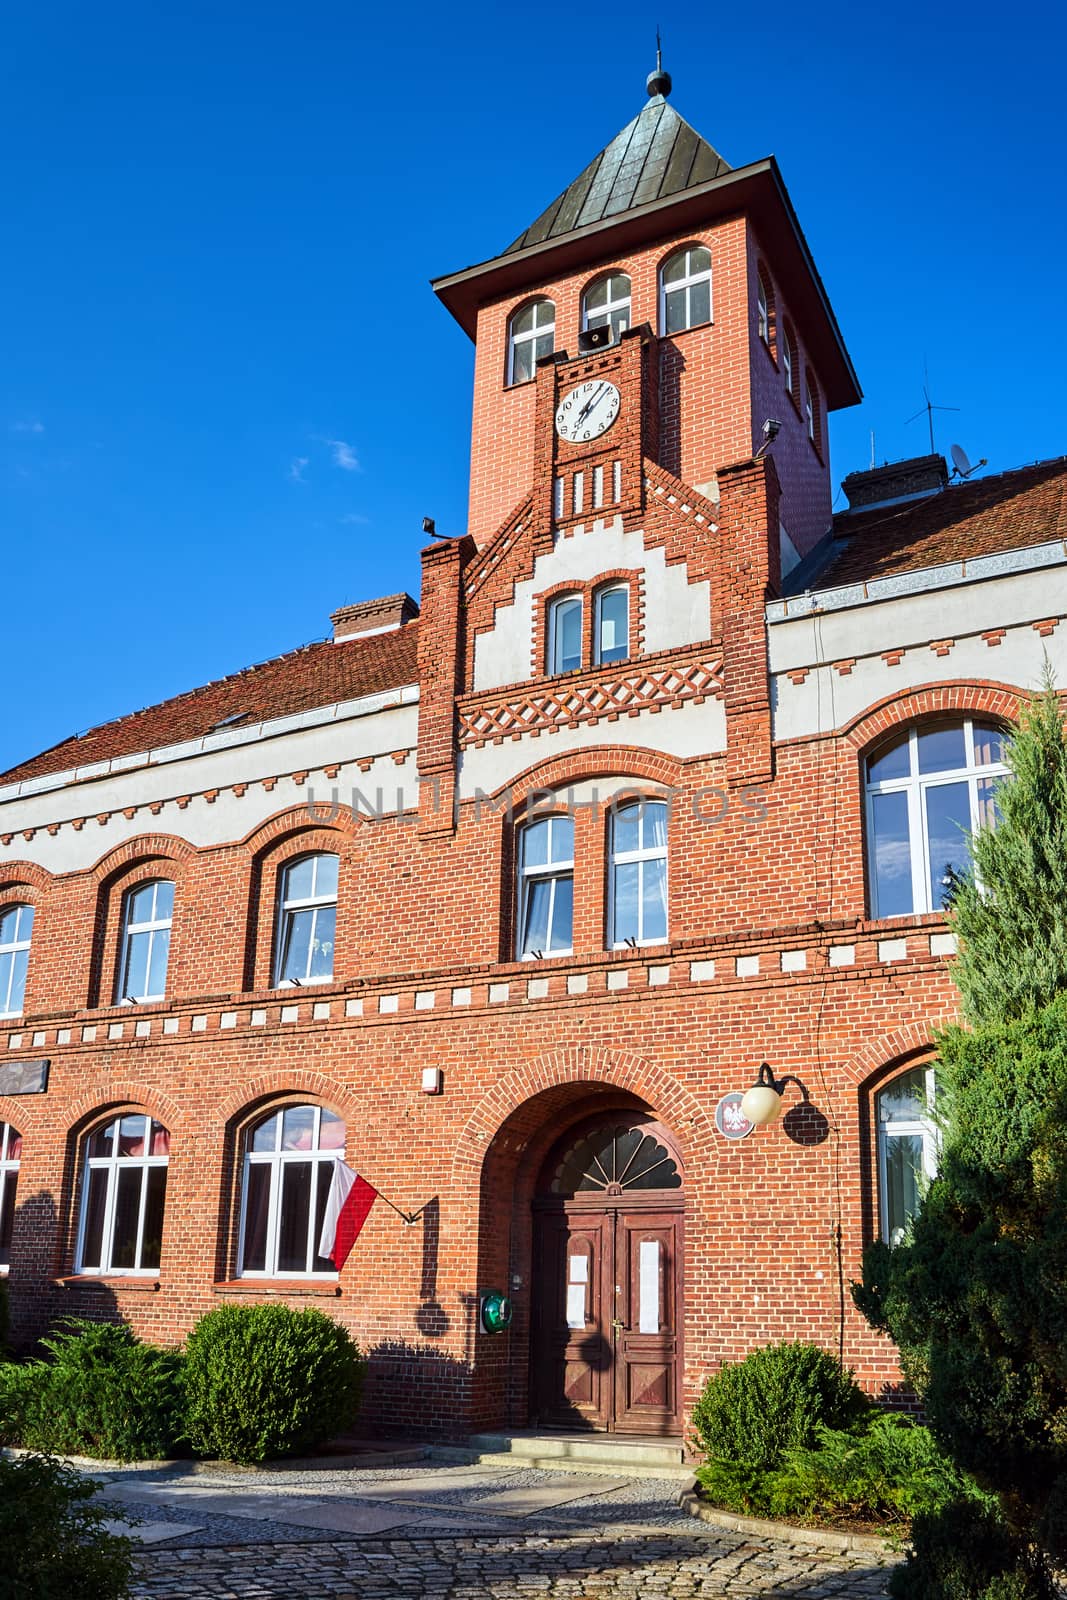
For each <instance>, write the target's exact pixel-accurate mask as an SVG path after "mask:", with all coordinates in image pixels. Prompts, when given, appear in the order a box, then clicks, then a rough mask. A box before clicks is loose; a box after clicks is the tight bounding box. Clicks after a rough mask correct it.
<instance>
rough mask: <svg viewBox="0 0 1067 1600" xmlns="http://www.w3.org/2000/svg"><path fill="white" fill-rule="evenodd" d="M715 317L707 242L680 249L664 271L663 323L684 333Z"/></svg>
mask: <svg viewBox="0 0 1067 1600" xmlns="http://www.w3.org/2000/svg"><path fill="white" fill-rule="evenodd" d="M710 321H711V252H710V251H709V250H706V249H705V248H704V246H703V245H700V244H695V245H687V246H686V248H685V249H684V250H676V251H675V253H674V255H673V256H670V257H669V258H668V259H667V260H666V261H665V262H664V263H663V267H662V269H661V271H660V325H661V327H662V328H663V331H664V333H682V332H684V331H685V329H686V328H696V327H699V325H700V324H701V323H702V322H710Z"/></svg>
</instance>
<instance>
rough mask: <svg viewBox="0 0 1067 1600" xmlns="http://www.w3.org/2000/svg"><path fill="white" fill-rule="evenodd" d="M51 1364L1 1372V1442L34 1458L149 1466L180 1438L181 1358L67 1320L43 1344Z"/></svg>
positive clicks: (103, 1327)
mask: <svg viewBox="0 0 1067 1600" xmlns="http://www.w3.org/2000/svg"><path fill="white" fill-rule="evenodd" d="M41 1343H42V1345H43V1346H44V1348H45V1349H46V1350H48V1351H49V1352H50V1353H51V1356H52V1359H51V1361H31V1362H27V1363H26V1365H24V1366H15V1365H8V1366H4V1367H0V1438H3V1440H4V1441H5V1442H7V1443H9V1444H20V1445H24V1446H26V1447H27V1448H28V1449H31V1450H44V1451H56V1452H59V1453H60V1454H64V1455H85V1456H96V1457H107V1458H114V1459H116V1460H119V1461H144V1460H149V1459H151V1458H153V1457H159V1456H165V1455H169V1454H171V1453H172V1452H173V1449H174V1444H175V1441H176V1439H177V1438H178V1436H179V1434H180V1431H181V1413H180V1407H181V1388H180V1383H179V1373H180V1369H181V1362H182V1358H181V1355H180V1353H179V1352H178V1351H176V1350H160V1349H157V1348H156V1347H155V1346H154V1345H150V1344H142V1343H141V1342H140V1341H139V1340H138V1339H136V1338H135V1337H134V1335H133V1334H132V1333H131V1332H130V1329H129V1328H127V1327H125V1326H124V1325H122V1324H115V1323H108V1322H88V1321H85V1320H83V1319H79V1318H73V1317H72V1318H69V1319H68V1320H67V1321H66V1322H65V1324H64V1325H63V1326H62V1327H61V1328H60V1329H59V1330H58V1331H57V1332H55V1333H54V1334H53V1335H52V1337H51V1338H49V1339H42V1341H41Z"/></svg>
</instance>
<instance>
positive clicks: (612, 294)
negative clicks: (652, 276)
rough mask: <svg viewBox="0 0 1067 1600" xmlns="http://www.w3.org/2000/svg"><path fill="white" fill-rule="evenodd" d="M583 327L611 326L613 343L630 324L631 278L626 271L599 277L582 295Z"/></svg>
mask: <svg viewBox="0 0 1067 1600" xmlns="http://www.w3.org/2000/svg"><path fill="white" fill-rule="evenodd" d="M582 326H583V328H606V327H610V328H611V338H612V343H615V342H617V340H618V338H619V335H620V334H621V333H625V332H626V329H627V328H628V327H629V326H630V279H629V278H628V276H627V275H626V273H625V272H611V273H609V274H608V276H607V277H606V278H599V279H598V280H597V282H596V283H594V284H593V285H592V286H591V287H590V288H588V289H587V290H586V291H585V294H584V295H583V296H582Z"/></svg>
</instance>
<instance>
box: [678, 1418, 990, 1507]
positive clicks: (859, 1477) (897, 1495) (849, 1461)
mask: <svg viewBox="0 0 1067 1600" xmlns="http://www.w3.org/2000/svg"><path fill="white" fill-rule="evenodd" d="M697 1477H698V1478H699V1480H700V1483H701V1485H702V1487H703V1490H704V1493H705V1495H706V1497H707V1498H708V1499H709V1500H713V1501H714V1502H715V1504H716V1505H721V1506H724V1507H725V1508H726V1509H727V1510H729V1511H740V1512H755V1513H756V1514H757V1515H760V1516H772V1517H786V1518H789V1517H799V1518H802V1519H805V1520H808V1519H817V1520H821V1519H827V1518H834V1517H837V1518H840V1517H847V1518H857V1517H858V1518H862V1519H863V1520H864V1521H870V1522H884V1523H887V1524H890V1525H897V1524H900V1525H903V1524H904V1523H906V1522H908V1521H909V1520H910V1519H911V1518H912V1517H915V1516H918V1515H930V1514H933V1513H935V1512H938V1511H941V1510H943V1509H944V1508H945V1507H947V1506H950V1505H958V1504H960V1503H963V1502H967V1501H976V1502H980V1503H985V1504H992V1503H993V1502H992V1498H991V1497H990V1496H986V1495H983V1494H982V1492H981V1490H980V1489H979V1488H978V1486H977V1484H976V1483H975V1482H974V1480H973V1478H970V1477H968V1475H967V1474H966V1473H963V1472H961V1471H960V1470H959V1468H958V1467H956V1466H955V1464H954V1463H953V1462H952V1461H951V1460H950V1459H949V1458H948V1457H947V1456H946V1455H945V1454H944V1453H943V1452H942V1451H941V1450H939V1449H938V1447H937V1445H936V1443H935V1442H934V1439H933V1436H932V1435H931V1433H930V1431H929V1429H928V1428H924V1427H920V1426H919V1425H918V1424H916V1423H913V1422H910V1421H909V1420H908V1419H907V1418H906V1417H902V1416H895V1415H891V1414H887V1413H885V1412H882V1413H878V1414H876V1415H875V1416H873V1417H871V1418H869V1419H868V1420H867V1422H866V1423H864V1424H861V1425H859V1426H857V1427H855V1428H853V1429H837V1428H825V1427H820V1428H819V1429H818V1433H817V1439H816V1443H815V1444H814V1445H813V1446H810V1445H793V1446H791V1447H790V1448H788V1449H787V1450H785V1451H784V1453H783V1455H782V1459H781V1463H780V1465H779V1466H777V1467H775V1468H771V1469H770V1470H764V1469H757V1468H753V1467H751V1466H749V1465H748V1464H747V1463H746V1462H737V1461H724V1460H718V1459H716V1460H712V1461H710V1462H708V1464H707V1465H706V1466H704V1467H701V1468H700V1469H699V1471H698V1473H697Z"/></svg>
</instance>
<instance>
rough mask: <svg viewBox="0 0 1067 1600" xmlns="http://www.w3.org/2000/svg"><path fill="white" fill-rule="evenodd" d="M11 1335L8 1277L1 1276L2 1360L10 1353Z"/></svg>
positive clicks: (0, 1332) (0, 1339)
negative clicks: (9, 1342)
mask: <svg viewBox="0 0 1067 1600" xmlns="http://www.w3.org/2000/svg"><path fill="white" fill-rule="evenodd" d="M10 1337H11V1300H10V1297H9V1295H8V1292H7V1279H6V1278H3V1277H0V1361H3V1360H4V1358H5V1357H6V1356H7V1353H8V1340H9V1339H10Z"/></svg>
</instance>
